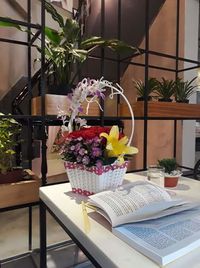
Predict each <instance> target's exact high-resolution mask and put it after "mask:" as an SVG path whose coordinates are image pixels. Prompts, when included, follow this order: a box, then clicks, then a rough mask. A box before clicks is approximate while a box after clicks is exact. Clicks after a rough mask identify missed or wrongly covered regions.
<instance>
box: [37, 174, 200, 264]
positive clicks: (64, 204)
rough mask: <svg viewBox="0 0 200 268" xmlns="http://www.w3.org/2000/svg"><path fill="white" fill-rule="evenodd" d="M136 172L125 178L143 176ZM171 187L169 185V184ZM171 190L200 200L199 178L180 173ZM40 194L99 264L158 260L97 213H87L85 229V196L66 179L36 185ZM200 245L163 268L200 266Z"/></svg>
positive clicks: (138, 178) (133, 179)
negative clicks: (113, 229)
mask: <svg viewBox="0 0 200 268" xmlns="http://www.w3.org/2000/svg"><path fill="white" fill-rule="evenodd" d="M144 179H146V178H145V177H143V176H141V175H137V174H131V173H129V174H126V175H125V180H127V181H129V180H131V181H135V180H144ZM171 189H172V188H171ZM173 191H174V192H176V193H178V194H180V195H182V196H186V197H192V198H196V199H197V200H199V201H200V182H198V181H195V180H192V179H187V178H184V177H181V178H180V179H179V183H178V186H177V187H176V188H173ZM40 198H41V199H42V201H43V202H44V203H45V204H46V205H47V206H48V207H49V209H50V210H51V211H52V212H53V213H54V214H55V215H56V216H57V217H58V218H59V220H60V221H61V222H62V223H63V224H64V225H65V226H66V227H67V228H68V230H69V231H70V232H71V233H73V235H74V236H75V237H76V239H77V240H78V241H79V242H80V243H81V244H82V245H83V246H84V247H85V248H86V249H87V251H89V252H90V254H91V255H92V256H93V257H94V258H95V259H96V261H97V262H98V263H99V264H100V265H101V266H102V267H103V268H112V267H120V268H122V267H124V268H133V267H140V268H146V267H148V268H156V267H159V266H158V264H156V263H154V262H153V261H152V260H150V259H149V258H147V257H145V256H144V255H142V254H141V253H139V252H138V251H136V250H135V249H134V248H132V247H130V246H129V245H128V244H126V243H124V242H123V241H122V240H120V239H119V238H117V237H116V236H115V235H113V234H112V232H111V226H110V224H109V223H108V222H107V221H106V220H105V219H104V218H103V217H102V216H101V215H99V214H97V213H95V212H93V211H92V210H90V209H88V212H91V213H90V217H89V221H90V230H89V231H88V232H87V233H86V232H85V228H84V222H83V213H82V206H81V201H82V200H86V199H87V197H84V196H80V195H78V194H75V193H72V192H71V187H70V184H69V183H63V184H57V185H52V186H45V187H41V188H40ZM199 256H200V248H197V249H195V250H193V251H192V252H190V253H188V254H186V255H185V256H183V257H181V258H179V259H177V260H176V261H173V262H171V263H169V264H168V265H166V266H165V267H166V268H184V267H185V268H186V267H187V268H188V267H190V268H200V257H199Z"/></svg>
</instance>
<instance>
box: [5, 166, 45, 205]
mask: <svg viewBox="0 0 200 268" xmlns="http://www.w3.org/2000/svg"><path fill="white" fill-rule="evenodd" d="M29 174H30V175H32V176H33V177H32V179H30V180H24V181H19V182H16V183H5V184H0V208H6V207H12V206H17V205H22V204H27V203H32V202H37V201H39V187H40V186H41V181H40V180H39V178H38V177H36V176H35V175H34V173H33V172H32V171H29Z"/></svg>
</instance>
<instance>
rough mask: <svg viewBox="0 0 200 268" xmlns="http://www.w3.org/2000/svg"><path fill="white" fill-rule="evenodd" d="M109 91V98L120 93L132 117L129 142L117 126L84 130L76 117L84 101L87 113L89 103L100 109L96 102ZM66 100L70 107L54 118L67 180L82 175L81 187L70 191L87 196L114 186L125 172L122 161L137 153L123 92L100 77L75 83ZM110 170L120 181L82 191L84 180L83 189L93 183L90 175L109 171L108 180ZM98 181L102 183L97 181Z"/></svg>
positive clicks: (84, 127)
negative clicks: (59, 129)
mask: <svg viewBox="0 0 200 268" xmlns="http://www.w3.org/2000/svg"><path fill="white" fill-rule="evenodd" d="M109 88H110V90H111V94H110V95H109V97H110V98H113V96H114V95H116V94H120V95H122V96H123V97H124V99H125V101H126V102H127V104H128V106H129V108H130V113H131V116H132V132H131V138H130V139H128V138H127V137H126V136H125V135H123V134H121V133H119V128H118V126H112V127H111V128H108V127H100V126H95V127H88V126H87V122H86V120H85V119H81V118H80V117H79V116H78V114H79V113H80V112H82V111H83V109H82V104H83V102H84V101H86V102H88V105H87V109H86V110H87V112H88V109H89V105H90V103H91V102H97V103H98V105H99V107H100V109H102V108H101V106H100V104H99V99H100V98H103V99H104V97H105V95H104V92H105V91H106V90H107V89H109ZM69 98H70V103H71V104H70V106H69V109H68V111H65V112H64V111H61V110H59V115H58V116H59V117H60V118H62V121H63V126H62V133H63V138H64V143H63V145H62V148H61V153H60V154H61V156H62V158H63V159H64V160H65V161H66V162H65V167H66V170H67V173H68V177H69V179H72V177H73V179H76V180H77V178H79V177H80V175H81V176H82V175H83V174H85V179H84V184H83V185H81V187H77V186H76V185H75V186H74V187H72V189H74V191H78V192H79V193H83V192H84V194H86V195H89V194H91V193H93V192H98V191H101V190H104V189H106V188H108V187H113V186H115V187H116V186H118V185H119V184H121V182H122V179H121V177H122V175H123V174H124V173H125V172H126V167H127V163H126V162H125V160H126V159H127V158H128V157H129V156H130V155H132V154H136V153H137V152H138V149H137V148H135V147H132V146H130V143H131V140H132V136H133V131H134V118H133V112H132V109H131V107H130V104H129V102H128V100H127V99H126V97H125V96H124V95H123V89H122V88H121V87H120V86H119V85H117V86H114V85H113V84H112V83H110V82H108V81H106V80H103V78H102V79H100V80H94V79H86V78H84V79H83V80H82V81H81V82H80V83H78V85H77V87H76V88H75V89H74V91H73V93H72V94H70V96H69ZM74 126H75V128H77V127H78V129H76V130H73V128H74ZM75 170H76V171H77V170H78V173H77V172H76V174H75V173H74V171H75ZM72 171H73V174H72ZM80 171H81V173H80ZM113 171H115V177H117V176H116V174H117V173H116V172H118V173H119V176H120V180H117V181H116V182H115V183H111V184H110V183H109V185H107V182H106V185H105V183H103V184H104V185H103V186H102V187H99V185H98V189H96V188H95V187H96V186H95V187H94V188H92V189H90V190H86V189H82V188H84V187H86V186H85V184H86V180H88V183H87V187H86V188H88V187H90V188H91V184H93V183H94V176H93V175H94V174H95V175H103V173H106V172H110V175H109V178H111V175H112V177H114V176H113ZM119 171H120V172H119ZM91 174H93V175H92V178H90V175H91ZM107 175H108V174H107ZM115 179H116V178H115ZM106 180H107V179H106ZM101 181H103V180H102V179H101ZM70 182H71V180H70ZM71 184H72V183H71ZM79 184H80V182H79ZM85 191H86V192H85Z"/></svg>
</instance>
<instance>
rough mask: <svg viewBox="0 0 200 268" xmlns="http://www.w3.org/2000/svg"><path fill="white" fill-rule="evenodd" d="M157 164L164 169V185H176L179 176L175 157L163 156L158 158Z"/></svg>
mask: <svg viewBox="0 0 200 268" xmlns="http://www.w3.org/2000/svg"><path fill="white" fill-rule="evenodd" d="M158 164H159V166H161V167H163V168H164V169H165V183H164V186H165V187H176V186H177V183H178V179H179V177H180V176H181V172H180V170H178V169H177V166H178V165H177V162H176V159H175V158H164V159H162V160H158Z"/></svg>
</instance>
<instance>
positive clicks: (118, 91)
mask: <svg viewBox="0 0 200 268" xmlns="http://www.w3.org/2000/svg"><path fill="white" fill-rule="evenodd" d="M106 82H107V83H106V87H109V88H110V89H111V93H110V95H109V98H110V99H113V96H114V95H121V96H122V97H123V98H124V100H125V101H126V104H127V105H128V108H129V111H130V114H131V119H132V120H131V135H130V138H129V141H128V146H129V145H130V144H131V142H132V139H133V134H134V114H133V109H132V107H131V105H130V102H129V101H128V99H127V97H126V96H125V95H124V93H123V92H124V90H123V88H122V87H121V86H120V85H119V84H116V85H117V87H115V86H113V85H112V84H111V83H109V82H108V81H106ZM114 91H116V92H114Z"/></svg>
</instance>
